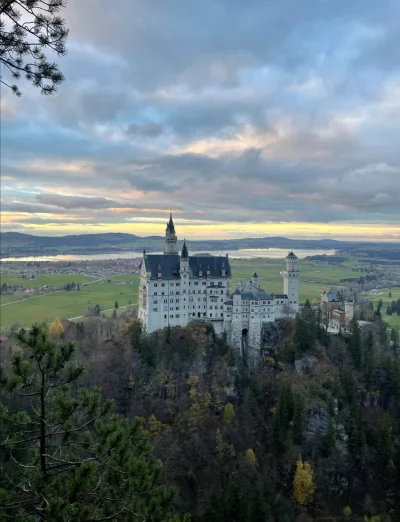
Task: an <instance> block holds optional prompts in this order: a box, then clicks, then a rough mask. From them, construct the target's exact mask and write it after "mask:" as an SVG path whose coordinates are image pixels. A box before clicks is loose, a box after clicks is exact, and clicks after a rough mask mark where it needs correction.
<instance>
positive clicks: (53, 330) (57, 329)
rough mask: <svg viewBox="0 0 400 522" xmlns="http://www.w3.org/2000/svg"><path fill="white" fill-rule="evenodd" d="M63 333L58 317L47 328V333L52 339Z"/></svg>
mask: <svg viewBox="0 0 400 522" xmlns="http://www.w3.org/2000/svg"><path fill="white" fill-rule="evenodd" d="M63 331H64V327H63V325H62V324H61V321H60V319H59V318H58V317H56V318H55V319H54V322H53V324H52V325H51V326H50V328H49V333H50V335H51V336H52V337H57V336H58V335H61V334H62V333H63Z"/></svg>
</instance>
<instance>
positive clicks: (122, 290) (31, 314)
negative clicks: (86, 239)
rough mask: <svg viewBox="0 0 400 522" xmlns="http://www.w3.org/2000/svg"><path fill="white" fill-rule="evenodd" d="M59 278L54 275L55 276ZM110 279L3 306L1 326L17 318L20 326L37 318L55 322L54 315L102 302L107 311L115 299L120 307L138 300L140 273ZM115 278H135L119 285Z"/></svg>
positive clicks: (77, 311) (68, 315)
mask: <svg viewBox="0 0 400 522" xmlns="http://www.w3.org/2000/svg"><path fill="white" fill-rule="evenodd" d="M59 277H60V276H54V278H59ZM68 277H69V281H72V280H73V281H75V282H77V280H78V279H77V278H76V277H75V276H73V278H71V276H68ZM109 279H111V283H108V282H107V280H108V278H107V279H104V280H102V281H99V282H96V283H93V284H90V285H88V286H81V289H80V291H79V292H78V291H70V292H66V291H61V292H55V293H52V294H49V295H45V296H40V297H37V298H33V299H26V300H24V301H19V302H15V303H12V304H9V305H6V306H1V307H0V325H1V327H2V328H4V327H6V326H9V325H11V324H12V323H13V322H15V321H17V322H18V325H19V326H24V327H28V326H30V325H31V324H32V323H34V322H36V321H47V322H52V321H53V319H54V318H55V317H60V318H64V317H65V318H73V317H79V316H82V315H84V313H85V310H86V308H87V306H88V305H96V304H99V305H100V306H101V307H102V309H104V310H107V309H109V308H113V307H114V304H115V301H118V305H119V306H126V305H128V304H129V301H131V303H132V304H133V305H134V304H136V303H137V302H138V285H139V277H138V276H137V275H133V274H129V275H120V276H115V277H111V278H109ZM86 280H88V278H86ZM116 281H132V284H131V285H117V284H116ZM67 282H68V281H67ZM45 284H48V283H45ZM54 284H55V283H54Z"/></svg>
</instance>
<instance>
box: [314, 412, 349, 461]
mask: <svg viewBox="0 0 400 522" xmlns="http://www.w3.org/2000/svg"><path fill="white" fill-rule="evenodd" d="M334 411H335V410H334ZM329 417H330V416H329V412H328V408H327V407H321V408H319V409H316V410H310V411H309V413H308V422H307V427H306V429H305V432H304V434H305V436H306V438H308V439H313V438H320V437H324V436H325V435H326V430H327V427H328V422H329ZM333 428H334V430H335V444H336V447H337V448H338V449H339V450H341V451H342V452H344V453H346V452H347V442H348V439H349V437H348V435H347V433H346V430H345V428H344V426H343V424H342V423H341V422H339V420H338V419H333Z"/></svg>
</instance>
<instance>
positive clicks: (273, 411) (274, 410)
mask: <svg viewBox="0 0 400 522" xmlns="http://www.w3.org/2000/svg"><path fill="white" fill-rule="evenodd" d="M271 413H272V415H275V413H276V408H275V406H274V407H273V408H271Z"/></svg>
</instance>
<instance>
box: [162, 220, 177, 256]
mask: <svg viewBox="0 0 400 522" xmlns="http://www.w3.org/2000/svg"><path fill="white" fill-rule="evenodd" d="M176 242H177V237H176V233H175V226H174V222H173V220H172V213H170V215H169V221H168V223H167V228H166V229H165V239H164V254H177V251H176Z"/></svg>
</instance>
